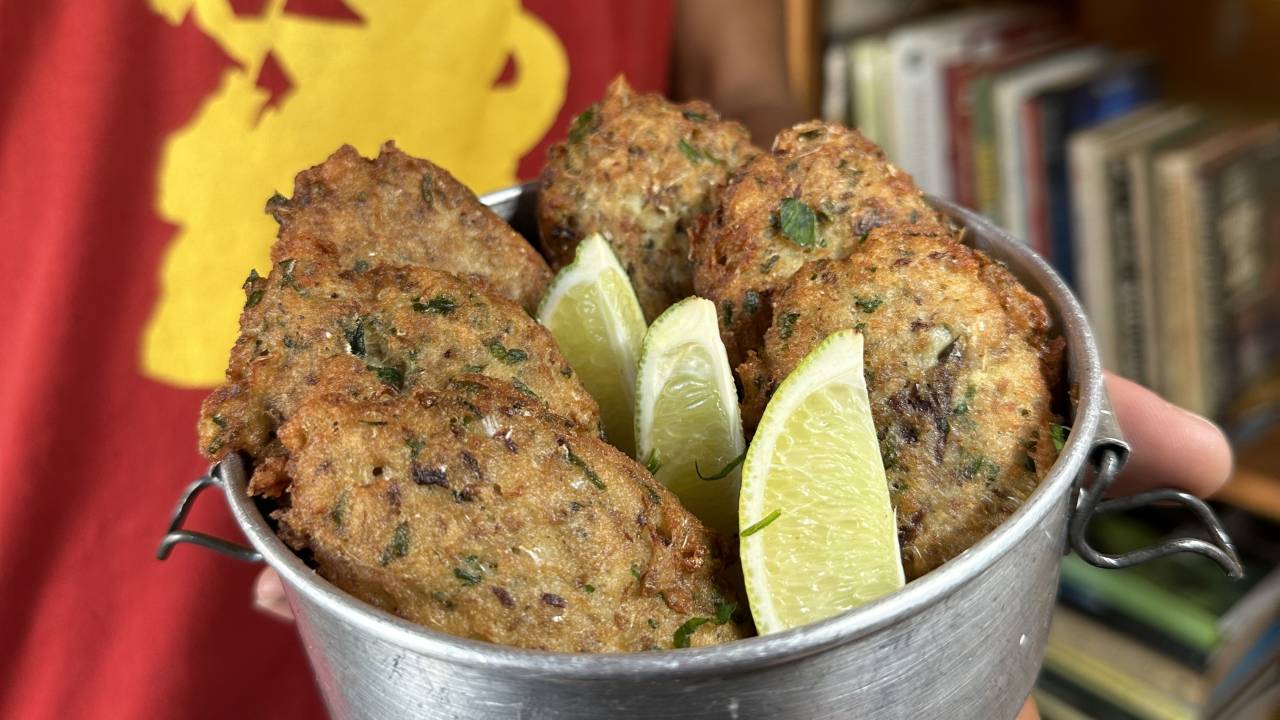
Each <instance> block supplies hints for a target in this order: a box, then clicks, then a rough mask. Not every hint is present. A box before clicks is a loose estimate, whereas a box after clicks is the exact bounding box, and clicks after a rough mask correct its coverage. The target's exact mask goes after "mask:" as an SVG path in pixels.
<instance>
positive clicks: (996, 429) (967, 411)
mask: <svg viewBox="0 0 1280 720" xmlns="http://www.w3.org/2000/svg"><path fill="white" fill-rule="evenodd" d="M847 328H855V329H857V330H860V331H861V332H862V333H863V334H864V336H865V337H866V344H865V361H864V362H865V368H866V378H867V389H868V392H869V394H870V397H871V409H872V415H873V417H874V420H875V425H876V429H877V433H878V435H879V437H880V453H881V456H882V458H883V460H884V465H885V471H886V474H887V475H888V478H889V484H890V488H891V492H892V497H893V503H894V507H895V509H896V511H897V516H898V534H899V540H900V542H901V546H902V562H903V566H904V568H905V569H906V573H907V577H908V578H916V577H919V576H921V575H923V574H924V573H926V572H928V571H929V570H932V569H933V568H935V567H937V566H938V565H941V564H942V563H943V562H946V561H947V560H949V559H950V558H952V557H954V556H955V555H957V554H959V553H960V552H961V551H963V550H964V549H965V548H967V547H969V546H970V545H972V544H973V543H974V542H977V541H978V540H979V539H981V538H982V537H983V536H984V535H986V533H988V532H990V531H991V530H992V529H994V528H995V527H996V526H997V525H999V524H1000V523H1001V522H1002V521H1003V520H1004V519H1005V518H1006V517H1008V515H1009V514H1010V513H1012V512H1013V511H1014V510H1016V509H1017V508H1018V507H1019V506H1020V505H1021V504H1022V502H1023V501H1024V500H1025V499H1026V498H1027V496H1028V495H1029V494H1030V493H1031V491H1032V490H1034V489H1035V487H1036V485H1037V483H1038V482H1039V479H1040V478H1042V477H1043V476H1044V475H1045V473H1046V472H1047V471H1048V470H1049V466H1050V465H1051V464H1052V463H1053V461H1054V459H1055V458H1056V451H1055V449H1054V446H1053V442H1052V439H1051V437H1050V435H1049V426H1050V423H1051V422H1053V420H1054V415H1053V410H1052V408H1051V403H1052V391H1053V388H1054V387H1056V385H1057V384H1058V359H1059V357H1060V355H1061V344H1062V343H1061V340H1060V339H1056V340H1055V339H1050V337H1049V320H1048V316H1047V314H1046V312H1045V308H1044V304H1043V303H1042V302H1041V301H1040V300H1039V299H1038V298H1035V297H1034V296H1032V295H1031V294H1030V293H1028V292H1027V291H1026V290H1025V289H1023V288H1022V286H1020V285H1018V283H1017V282H1016V281H1015V280H1014V279H1013V278H1012V276H1010V275H1009V274H1008V271H1007V270H1005V269H1004V268H1003V267H1002V266H1000V265H999V264H997V263H994V262H992V261H991V260H989V259H988V258H986V257H985V256H983V255H982V254H981V253H979V252H977V251H974V250H972V249H971V248H969V247H966V246H964V245H961V244H960V243H958V242H956V241H955V240H954V239H953V237H952V236H951V235H949V234H937V235H913V234H909V233H907V232H903V231H902V230H900V229H896V228H887V227H886V228H880V229H877V230H872V231H871V232H870V234H869V235H868V237H867V239H866V240H865V242H863V243H862V245H861V247H859V249H858V251H857V252H855V253H854V254H853V255H851V256H849V257H848V258H846V259H843V260H818V261H815V262H811V263H808V264H806V265H804V266H803V267H801V268H800V270H799V271H798V272H797V273H796V274H795V275H794V277H793V278H792V279H791V281H790V282H789V283H788V284H787V285H786V287H785V288H784V289H783V290H782V291H781V292H780V293H779V294H778V295H777V296H776V297H775V299H774V321H773V325H772V326H771V327H770V328H769V331H768V332H767V334H766V335H765V346H764V351H763V353H762V354H761V356H760V357H754V356H753V357H752V358H751V359H749V360H748V361H747V362H746V363H744V364H743V365H742V366H741V367H740V368H739V370H738V372H739V375H740V376H741V378H742V381H743V385H744V387H745V392H746V408H745V409H744V414H748V415H753V416H755V417H758V416H759V414H760V412H761V411H762V410H763V407H764V405H765V403H766V402H767V400H768V397H769V395H770V394H771V393H772V392H773V391H774V390H775V389H776V388H777V385H778V384H779V383H780V382H781V381H782V379H783V378H785V377H786V375H787V374H788V373H789V372H791V371H792V370H793V369H794V368H795V367H796V365H798V364H799V362H800V361H801V360H802V359H803V358H804V356H805V355H807V354H808V353H809V351H811V350H812V349H813V348H814V347H816V346H817V345H818V344H819V343H820V342H821V341H822V340H823V339H824V338H826V337H827V336H828V335H830V334H831V333H833V332H836V331H837V330H842V329H847Z"/></svg>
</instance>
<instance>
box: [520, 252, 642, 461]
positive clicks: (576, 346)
mask: <svg viewBox="0 0 1280 720" xmlns="http://www.w3.org/2000/svg"><path fill="white" fill-rule="evenodd" d="M538 321H539V322H541V323H542V324H543V325H545V326H546V328H547V329H548V330H550V331H551V335H552V337H554V338H555V340H556V344H558V345H559V346H560V352H562V353H563V354H564V357H565V359H566V360H568V361H569V365H570V366H571V367H572V368H573V370H574V372H575V373H577V375H578V379H579V380H580V381H581V382H582V385H583V387H585V388H586V389H587V392H589V393H591V396H592V397H593V398H595V400H596V403H597V404H599V405H600V417H601V419H602V420H603V422H604V431H605V435H606V436H607V437H608V439H609V442H610V443H612V444H613V445H614V447H617V448H618V449H620V450H622V451H623V452H626V453H628V454H632V453H634V451H635V437H634V435H633V432H634V430H633V418H634V406H635V377H636V359H637V356H638V355H639V352H640V343H641V341H642V340H643V339H644V332H645V326H644V313H643V312H641V310H640V303H639V301H637V300H636V293H635V290H633V289H632V288H631V280H630V279H629V278H628V277H627V273H626V271H625V270H623V269H622V265H621V264H619V263H618V258H617V257H615V256H614V254H613V250H612V249H610V248H609V243H608V241H606V240H605V239H604V237H603V236H602V235H600V234H599V233H596V234H594V235H592V236H590V237H588V238H587V239H585V240H583V241H582V242H581V243H579V244H578V249H577V253H576V254H575V255H574V258H573V262H572V263H570V264H568V265H566V266H565V267H564V268H563V269H561V270H560V272H559V273H558V274H557V275H556V277H555V279H554V280H552V281H551V286H550V287H549V288H547V294H546V296H545V297H543V299H542V303H541V304H540V305H539V306H538Z"/></svg>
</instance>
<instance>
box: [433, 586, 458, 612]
mask: <svg viewBox="0 0 1280 720" xmlns="http://www.w3.org/2000/svg"><path fill="white" fill-rule="evenodd" d="M431 597H433V598H435V600H436V602H438V603H440V607H442V608H444V609H445V610H452V609H453V607H454V606H453V601H452V600H450V599H449V596H448V595H445V594H444V593H443V592H441V591H439V590H437V591H435V592H433V593H431Z"/></svg>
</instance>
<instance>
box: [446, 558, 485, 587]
mask: <svg viewBox="0 0 1280 720" xmlns="http://www.w3.org/2000/svg"><path fill="white" fill-rule="evenodd" d="M462 565H463V566H462V567H456V568H454V569H453V576H454V577H456V578H458V579H459V580H461V581H462V584H463V585H476V584H478V583H479V582H480V581H481V580H483V579H484V565H481V564H480V560H479V559H478V558H477V557H476V556H475V555H468V556H467V557H466V559H465V560H464V561H463V563H462Z"/></svg>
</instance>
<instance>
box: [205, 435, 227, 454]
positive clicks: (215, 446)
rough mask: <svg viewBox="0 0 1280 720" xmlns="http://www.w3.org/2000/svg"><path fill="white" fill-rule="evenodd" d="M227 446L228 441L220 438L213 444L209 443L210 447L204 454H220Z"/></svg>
mask: <svg viewBox="0 0 1280 720" xmlns="http://www.w3.org/2000/svg"><path fill="white" fill-rule="evenodd" d="M226 444H227V441H226V440H223V439H222V438H218V439H217V440H214V441H213V442H211V443H209V446H208V447H206V448H205V449H204V454H205V455H212V454H214V453H216V452H218V451H219V450H221V449H222V446H223V445H226Z"/></svg>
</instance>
